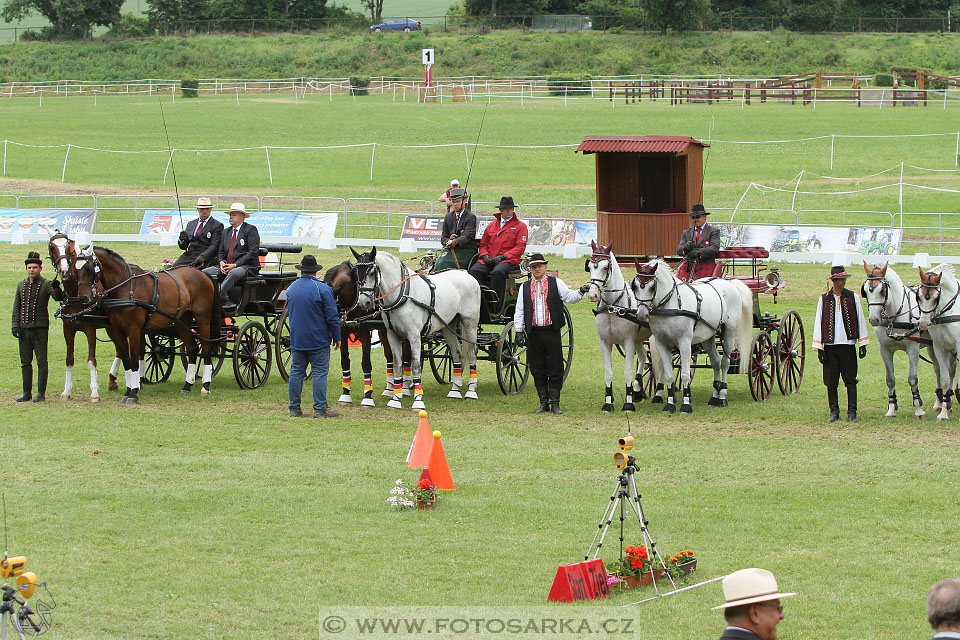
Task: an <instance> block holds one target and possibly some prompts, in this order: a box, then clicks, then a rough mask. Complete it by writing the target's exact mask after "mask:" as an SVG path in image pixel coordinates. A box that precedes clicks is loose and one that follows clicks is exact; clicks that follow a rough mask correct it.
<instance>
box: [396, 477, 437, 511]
mask: <svg viewBox="0 0 960 640" xmlns="http://www.w3.org/2000/svg"><path fill="white" fill-rule="evenodd" d="M436 502H437V488H436V487H435V486H433V485H432V484H430V481H429V480H421V481H420V482H418V483H417V484H416V486H414V487H408V486H406V485H404V483H403V480H397V481H396V482H395V483H394V486H393V488H392V489H390V496H389V497H388V498H387V504H389V505H390V506H391V507H393V508H394V509H396V510H397V511H403V510H404V509H412V508H414V507H416V508H417V509H419V510H425V509H432V508H433V505H434V504H435V503H436Z"/></svg>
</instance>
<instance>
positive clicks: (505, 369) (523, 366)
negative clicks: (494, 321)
mask: <svg viewBox="0 0 960 640" xmlns="http://www.w3.org/2000/svg"><path fill="white" fill-rule="evenodd" d="M517 337H518V334H517V332H516V331H514V330H513V320H511V321H510V322H508V323H507V324H506V325H504V327H503V331H501V332H500V340H499V341H498V342H497V354H496V358H497V359H496V363H497V383H499V384H500V391H502V392H503V393H504V394H510V395H515V394H518V393H520V392H521V391H523V388H524V387H525V386H526V385H527V378H529V377H530V367H529V366H528V365H527V344H526V342H523V343H522V344H517ZM570 344H571V345H572V344H573V338H571V342H570Z"/></svg>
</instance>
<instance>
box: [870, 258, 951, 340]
mask: <svg viewBox="0 0 960 640" xmlns="http://www.w3.org/2000/svg"><path fill="white" fill-rule="evenodd" d="M871 281H873V282H878V283H880V284H879V286H882V287H883V288H882V292H883V300H882V301H880V302H870V300H869V298H867V289H866V287H867V284H866V283H864V284H863V285H862V286H861V287H860V294H861V295H862V296H863V297H864V298H867V308H868V309H869V308H870V307H880V326H881V327H884V328H885V329H886V330H887V337H888V338H890V339H891V340H896V341H900V340H912V341H913V342H919V343H921V344H933V341H932V340H930V339H929V338H922V337H920V336H918V335H917V334H920V333H923V331H922V330H921V329H920V321H919V318H918V319H917V322H903V321H897V318H899V317H900V316H902V315H904V314H907V317H908V318H910V319H911V320H912V319H913V305H911V304H910V300H909V298H908V297H907V290H908V289H909V290H911V291H913V292H915V293H917V287H910V286H907V285H903V291H902V292H901V298H900V307H899V308H898V309H897V310H896V312H895V313H894V314H893V315H887V312H886V308H887V302H888V301H889V295H890V283H889V282H888V281H887V279H886V278H885V277H884V276H874V275H870V276H867V282H871ZM872 290H873V288H871V291H872ZM905 307H906V308H905ZM917 311H918V312H919V311H920V296H919V294H918V295H917ZM957 318H958V319H960V316H957ZM896 329H906V331H905V332H903V333H897V332H896V331H895V330H896Z"/></svg>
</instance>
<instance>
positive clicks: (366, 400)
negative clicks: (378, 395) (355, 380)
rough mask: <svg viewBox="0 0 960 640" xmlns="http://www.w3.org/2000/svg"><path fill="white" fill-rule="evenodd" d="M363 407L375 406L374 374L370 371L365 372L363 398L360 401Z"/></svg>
mask: <svg viewBox="0 0 960 640" xmlns="http://www.w3.org/2000/svg"><path fill="white" fill-rule="evenodd" d="M360 406H361V407H374V406H376V405H375V404H374V403H373V376H372V375H371V374H369V373H365V374H363V400H361V401H360Z"/></svg>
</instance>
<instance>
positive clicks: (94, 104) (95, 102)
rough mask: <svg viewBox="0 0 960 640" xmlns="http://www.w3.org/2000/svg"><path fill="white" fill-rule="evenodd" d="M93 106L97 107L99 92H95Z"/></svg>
mask: <svg viewBox="0 0 960 640" xmlns="http://www.w3.org/2000/svg"><path fill="white" fill-rule="evenodd" d="M93 106H97V90H96V89H94V90H93Z"/></svg>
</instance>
